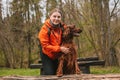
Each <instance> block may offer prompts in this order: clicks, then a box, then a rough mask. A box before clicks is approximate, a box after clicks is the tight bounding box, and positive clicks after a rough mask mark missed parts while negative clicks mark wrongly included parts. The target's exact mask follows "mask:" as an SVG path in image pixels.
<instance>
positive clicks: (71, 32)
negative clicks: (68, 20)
mask: <svg viewBox="0 0 120 80" xmlns="http://www.w3.org/2000/svg"><path fill="white" fill-rule="evenodd" d="M81 32H82V30H81V29H80V28H76V27H75V25H67V27H66V28H65V29H64V32H63V35H62V39H63V41H64V40H72V39H73V37H78V36H79V35H80V33H81Z"/></svg>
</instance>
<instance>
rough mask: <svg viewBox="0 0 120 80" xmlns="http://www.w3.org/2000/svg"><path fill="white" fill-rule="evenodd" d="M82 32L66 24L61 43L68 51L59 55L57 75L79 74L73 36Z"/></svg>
mask: <svg viewBox="0 0 120 80" xmlns="http://www.w3.org/2000/svg"><path fill="white" fill-rule="evenodd" d="M81 32H82V30H81V29H79V28H76V27H75V25H68V26H67V28H66V29H65V30H64V32H63V35H62V44H61V46H65V47H67V48H69V50H70V53H68V54H64V53H62V55H61V56H60V57H59V64H58V69H57V73H56V74H57V76H58V77H61V76H62V75H63V74H80V69H79V66H78V63H77V52H76V49H75V44H74V43H73V38H74V37H78V36H79V34H80V33H81Z"/></svg>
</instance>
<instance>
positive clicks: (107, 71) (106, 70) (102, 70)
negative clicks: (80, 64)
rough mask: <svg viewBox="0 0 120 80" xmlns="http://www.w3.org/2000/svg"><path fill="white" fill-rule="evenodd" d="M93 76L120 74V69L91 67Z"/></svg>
mask: <svg viewBox="0 0 120 80" xmlns="http://www.w3.org/2000/svg"><path fill="white" fill-rule="evenodd" d="M90 71H91V73H92V74H120V68H119V67H91V69H90Z"/></svg>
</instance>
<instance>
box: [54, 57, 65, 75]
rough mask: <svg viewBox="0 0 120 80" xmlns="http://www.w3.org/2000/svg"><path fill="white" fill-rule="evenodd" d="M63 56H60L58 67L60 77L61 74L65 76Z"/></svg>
mask: <svg viewBox="0 0 120 80" xmlns="http://www.w3.org/2000/svg"><path fill="white" fill-rule="evenodd" d="M63 60H64V59H63V56H61V57H60V58H59V65H58V68H57V73H56V74H57V76H58V77H61V76H63Z"/></svg>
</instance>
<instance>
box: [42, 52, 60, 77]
mask: <svg viewBox="0 0 120 80" xmlns="http://www.w3.org/2000/svg"><path fill="white" fill-rule="evenodd" d="M40 56H41V59H42V64H43V75H55V74H56V70H57V67H58V60H57V59H56V60H52V59H50V58H49V57H48V56H47V55H45V54H44V53H40Z"/></svg>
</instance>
